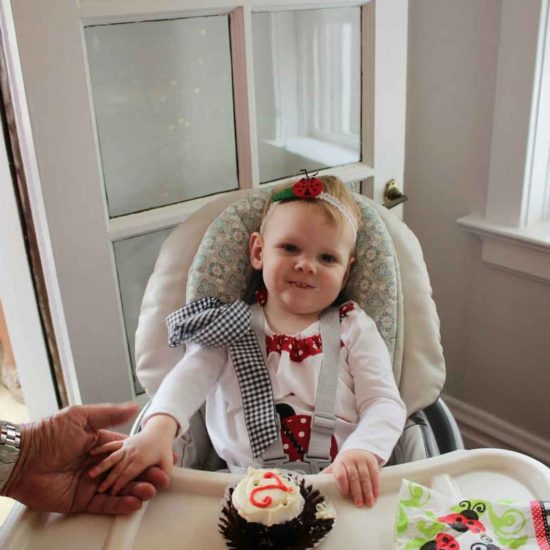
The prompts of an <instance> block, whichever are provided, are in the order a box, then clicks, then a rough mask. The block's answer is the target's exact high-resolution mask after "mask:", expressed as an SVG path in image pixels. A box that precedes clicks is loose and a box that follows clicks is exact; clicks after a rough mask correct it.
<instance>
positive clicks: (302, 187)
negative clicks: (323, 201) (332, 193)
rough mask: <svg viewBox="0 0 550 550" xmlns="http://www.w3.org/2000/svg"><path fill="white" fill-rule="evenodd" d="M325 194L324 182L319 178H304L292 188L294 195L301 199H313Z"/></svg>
mask: <svg viewBox="0 0 550 550" xmlns="http://www.w3.org/2000/svg"><path fill="white" fill-rule="evenodd" d="M322 192H323V182H322V181H321V180H320V179H317V178H308V177H307V176H306V177H305V178H302V179H301V180H298V181H297V182H296V183H295V184H294V185H293V186H292V194H293V195H294V196H295V197H297V198H299V199H313V198H315V197H316V196H317V195H320V194H321V193H322Z"/></svg>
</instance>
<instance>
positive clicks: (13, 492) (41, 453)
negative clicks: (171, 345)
mask: <svg viewBox="0 0 550 550" xmlns="http://www.w3.org/2000/svg"><path fill="white" fill-rule="evenodd" d="M137 410H138V407H137V405H136V404H133V403H129V404H123V405H107V404H106V405H83V406H75V407H69V408H67V409H64V410H62V411H60V412H59V413H57V414H55V415H53V416H51V417H49V418H46V419H43V420H41V421H39V422H37V423H32V424H24V425H23V426H22V427H21V452H20V455H19V459H18V461H17V464H16V465H15V467H14V470H13V472H12V474H11V476H10V478H9V480H8V483H7V484H6V486H5V487H4V495H5V496H8V497H10V498H13V499H15V500H18V501H19V502H22V503H23V504H26V505H27V506H29V507H32V508H38V509H40V510H45V511H48V512H62V513H65V514H69V513H74V512H90V513H96V514H127V513H130V512H134V511H135V510H138V509H139V508H141V506H142V501H144V500H149V499H151V498H152V497H153V496H154V495H155V494H156V489H157V488H165V487H167V486H168V483H169V479H168V476H167V475H166V474H165V472H163V471H162V470H161V469H160V468H157V467H152V468H149V469H148V470H147V471H145V472H144V473H143V475H142V476H141V477H140V480H136V481H134V482H132V483H129V484H128V485H127V486H126V487H125V488H124V490H123V491H122V493H121V494H120V495H117V496H112V495H107V494H99V493H98V492H97V489H98V486H99V484H100V483H101V478H99V479H97V478H96V479H93V478H91V477H90V476H89V475H87V473H86V472H87V470H88V469H89V468H90V467H92V466H93V465H94V464H95V463H96V462H97V459H96V458H94V457H91V456H90V454H89V451H90V450H91V449H92V448H93V447H95V446H96V445H103V444H105V443H108V442H110V441H116V440H120V439H124V438H125V437H126V436H124V435H122V434H118V433H115V432H111V431H108V430H105V429H104V428H106V427H108V426H116V425H118V424H123V423H124V422H127V421H128V420H130V419H131V418H132V417H133V416H134V415H135V414H136V412H137Z"/></svg>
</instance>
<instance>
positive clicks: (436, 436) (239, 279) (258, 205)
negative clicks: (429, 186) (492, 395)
mask: <svg viewBox="0 0 550 550" xmlns="http://www.w3.org/2000/svg"><path fill="white" fill-rule="evenodd" d="M268 196H269V193H268V192H265V191H237V192H235V193H232V194H230V195H227V196H224V197H223V198H222V199H218V200H215V201H213V202H212V203H210V204H209V205H207V206H206V207H204V208H202V209H201V210H199V211H198V212H196V213H195V214H194V215H192V216H190V217H189V218H188V219H187V220H186V221H184V222H183V223H182V224H181V225H180V226H179V227H178V228H176V229H175V230H174V231H173V233H172V234H171V235H170V236H169V237H168V239H166V241H165V243H164V245H163V247H162V249H161V252H160V254H159V257H158V259H157V263H156V266H155V270H154V272H153V274H152V275H151V278H150V280H149V283H148V285H147V288H146V291H145V295H144V297H143V302H142V309H141V314H140V318H139V325H138V329H137V332H136V364H137V368H136V372H137V376H138V379H139V381H140V382H141V384H142V385H143V387H144V388H145V390H146V392H147V393H148V394H149V395H153V394H154V393H155V391H156V389H157V388H158V386H159V385H160V382H161V381H162V379H163V378H164V376H165V375H166V374H167V372H168V371H169V370H170V369H171V368H172V366H173V365H175V364H176V363H177V361H178V360H179V359H180V358H181V357H182V356H183V353H184V349H183V348H176V349H173V348H168V346H167V344H166V342H167V340H168V335H167V329H166V324H165V318H166V316H167V315H168V314H169V313H171V312H173V311H175V310H176V309H178V308H179V307H181V306H182V305H183V304H185V303H188V302H190V301H192V300H195V299H197V298H203V297H205V296H215V297H217V298H219V299H220V300H221V301H222V302H232V301H234V300H236V299H245V300H247V301H250V299H251V296H252V295H253V291H254V290H255V289H254V288H251V283H250V282H251V280H252V276H253V270H252V268H251V267H250V265H249V264H250V262H249V254H248V241H249V236H250V233H252V232H253V231H256V230H257V229H258V228H259V225H260V221H261V216H262V212H263V208H264V205H265V202H266V200H267V198H268ZM355 198H356V200H357V202H358V204H359V205H360V208H361V213H362V222H361V224H360V227H359V232H358V237H357V247H356V262H355V263H354V265H353V268H352V271H351V275H350V279H349V281H348V284H347V286H346V289H345V294H346V297H347V298H349V299H352V300H355V301H356V302H357V303H358V304H359V305H360V306H361V307H362V308H363V309H364V310H365V311H366V312H367V313H368V314H369V315H370V316H371V317H372V318H373V319H374V320H375V322H376V324H377V326H378V330H379V332H380V333H381V335H382V337H383V339H384V341H385V343H386V345H387V347H388V350H389V352H390V355H391V357H392V360H393V371H394V375H395V378H396V381H397V383H398V386H399V389H400V392H401V396H402V398H403V400H404V401H405V403H406V404H407V410H408V415H409V420H408V422H407V425H406V429H405V432H404V434H403V436H402V438H401V439H400V441H399V443H398V445H397V446H396V448H395V450H394V453H393V456H392V459H391V461H390V463H392V464H397V463H403V462H410V461H413V460H419V459H422V458H428V457H431V456H436V455H438V454H440V453H441V452H448V451H451V450H455V449H461V448H463V443H462V438H461V436H460V432H459V430H458V428H457V425H456V422H455V420H454V418H453V416H452V415H451V414H450V412H449V410H448V409H447V407H446V406H445V403H444V402H443V401H442V399H441V398H440V397H439V394H440V392H441V388H442V387H443V383H444V380H445V363H444V359H443V353H442V349H441V344H440V338H439V321H438V318H437V313H436V310H435V305H434V303H433V300H432V298H431V288H430V283H429V279H428V275H427V271H426V267H425V265H424V261H423V259H422V252H421V250H420V246H419V244H418V241H417V240H416V238H415V237H414V235H413V234H412V233H411V231H410V230H409V229H408V228H407V226H406V225H405V224H404V223H402V222H401V221H400V220H399V219H398V218H396V217H395V216H394V215H392V214H391V213H390V212H389V211H388V210H387V209H385V208H383V207H379V206H377V205H376V204H375V203H374V202H373V201H370V200H369V199H367V198H366V197H364V196H362V195H355ZM231 203H233V204H231ZM228 204H231V206H229V207H228V208H227V205H228ZM210 224H211V225H210ZM203 233H204V234H203ZM145 412H146V411H145V410H144V411H143V414H145ZM203 415H204V411H203V410H202V411H199V412H198V413H197V415H196V416H195V418H194V419H193V422H192V427H191V430H190V432H191V433H190V434H188V435H187V437H186V438H185V441H184V442H182V446H184V447H185V452H184V453H183V457H182V465H183V466H187V467H192V468H198V469H204V470H216V469H220V468H221V467H223V465H222V464H220V463H219V461H218V460H217V459H216V455H215V453H214V451H213V449H212V447H211V445H210V442H209V439H208V434H207V432H206V429H205V427H204V420H203ZM140 422H141V416H140V418H138V420H137V422H136V423H135V425H134V429H133V431H136V430H138V429H139V424H140Z"/></svg>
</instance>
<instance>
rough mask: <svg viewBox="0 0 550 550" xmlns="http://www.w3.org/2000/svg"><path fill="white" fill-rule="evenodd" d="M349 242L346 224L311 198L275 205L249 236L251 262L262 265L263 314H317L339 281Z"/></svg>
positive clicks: (274, 316) (345, 271)
mask: <svg viewBox="0 0 550 550" xmlns="http://www.w3.org/2000/svg"><path fill="white" fill-rule="evenodd" d="M354 244H355V235H353V232H352V230H351V228H350V227H348V224H347V223H344V224H343V226H342V227H338V226H337V225H336V224H335V223H334V222H332V221H330V220H329V219H328V218H327V216H326V214H325V213H324V212H323V211H322V210H321V209H320V208H319V207H318V206H316V205H314V204H311V203H304V202H300V201H293V202H288V203H285V204H280V205H279V206H277V208H276V209H275V211H274V212H273V214H272V215H271V216H270V218H269V220H268V221H267V224H266V226H265V228H264V232H263V235H260V234H259V233H254V234H253V235H252V237H251V241H250V253H251V262H252V265H253V267H254V268H256V269H262V270H263V278H264V282H265V285H266V288H267V291H268V300H267V304H266V310H267V311H266V313H268V318H269V319H270V320H274V319H284V317H285V315H291V316H292V315H293V316H306V317H311V318H312V319H313V318H317V317H318V315H319V313H321V311H323V310H324V309H325V308H326V307H328V306H329V305H331V304H332V303H333V302H334V300H335V299H336V298H337V296H338V294H339V293H340V291H341V290H342V288H343V286H344V285H345V283H346V281H347V277H348V274H349V270H350V267H351V264H352V262H353V257H352V251H353V248H354Z"/></svg>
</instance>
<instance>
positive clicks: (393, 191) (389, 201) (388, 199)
mask: <svg viewBox="0 0 550 550" xmlns="http://www.w3.org/2000/svg"><path fill="white" fill-rule="evenodd" d="M406 200H408V197H407V195H404V194H403V193H401V190H400V189H399V187H397V184H396V183H395V180H393V179H392V180H390V181H388V183H386V188H385V189H384V206H385V207H386V208H393V207H394V206H397V205H398V204H401V203H402V202H405V201H406Z"/></svg>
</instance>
